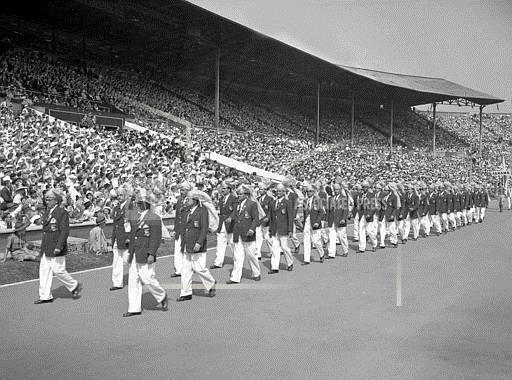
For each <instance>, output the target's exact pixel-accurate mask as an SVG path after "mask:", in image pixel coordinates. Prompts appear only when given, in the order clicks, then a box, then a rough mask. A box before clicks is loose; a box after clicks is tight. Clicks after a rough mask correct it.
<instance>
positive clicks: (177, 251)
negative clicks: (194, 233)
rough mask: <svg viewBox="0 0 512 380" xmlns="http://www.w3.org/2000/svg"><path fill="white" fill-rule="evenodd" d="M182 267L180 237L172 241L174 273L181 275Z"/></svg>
mask: <svg viewBox="0 0 512 380" xmlns="http://www.w3.org/2000/svg"><path fill="white" fill-rule="evenodd" d="M182 265H183V252H182V250H181V236H180V237H179V238H177V239H176V238H175V239H174V272H176V274H181V267H182Z"/></svg>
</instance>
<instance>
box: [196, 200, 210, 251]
mask: <svg viewBox="0 0 512 380" xmlns="http://www.w3.org/2000/svg"><path fill="white" fill-rule="evenodd" d="M200 223H201V232H199V238H198V239H197V242H196V243H199V244H200V245H202V244H203V242H204V241H205V240H206V235H207V234H208V225H209V221H208V210H207V209H206V207H201V219H200Z"/></svg>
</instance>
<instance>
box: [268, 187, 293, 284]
mask: <svg viewBox="0 0 512 380" xmlns="http://www.w3.org/2000/svg"><path fill="white" fill-rule="evenodd" d="M285 195H286V188H285V187H284V185H282V184H279V185H277V199H276V200H274V201H273V202H272V203H271V206H270V213H269V214H270V226H269V231H270V236H272V258H271V260H270V263H271V270H270V272H268V273H269V274H274V273H279V261H280V258H281V250H282V251H283V253H284V257H285V260H286V265H287V270H288V271H292V270H293V256H292V252H291V251H290V247H289V245H288V238H291V237H292V234H293V219H294V210H293V206H292V204H291V201H289V200H288V199H286V196H285Z"/></svg>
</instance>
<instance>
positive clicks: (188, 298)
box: [176, 294, 192, 302]
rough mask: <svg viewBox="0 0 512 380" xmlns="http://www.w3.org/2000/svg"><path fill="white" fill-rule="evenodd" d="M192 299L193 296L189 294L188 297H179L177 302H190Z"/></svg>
mask: <svg viewBox="0 0 512 380" xmlns="http://www.w3.org/2000/svg"><path fill="white" fill-rule="evenodd" d="M191 299H192V294H189V295H188V296H179V297H178V298H176V302H181V301H190V300H191Z"/></svg>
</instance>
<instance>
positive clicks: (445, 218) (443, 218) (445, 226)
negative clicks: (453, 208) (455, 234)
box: [441, 212, 449, 231]
mask: <svg viewBox="0 0 512 380" xmlns="http://www.w3.org/2000/svg"><path fill="white" fill-rule="evenodd" d="M441 222H442V223H443V226H442V229H443V231H448V228H449V225H448V214H447V213H446V212H443V213H442V214H441Z"/></svg>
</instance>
